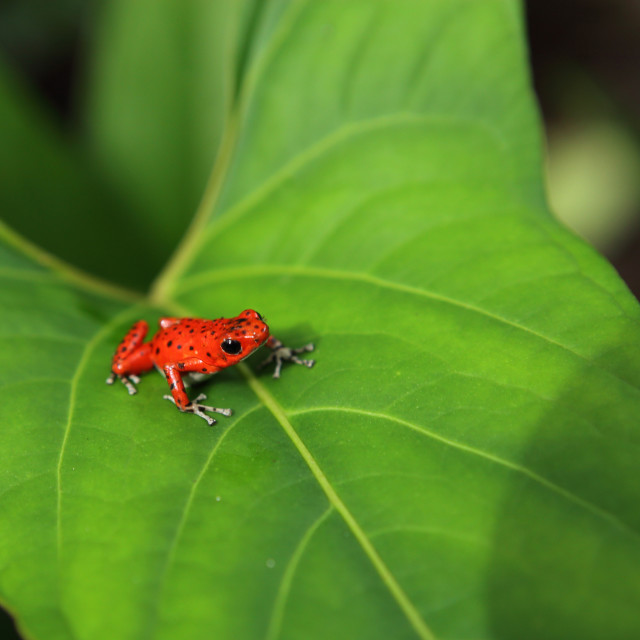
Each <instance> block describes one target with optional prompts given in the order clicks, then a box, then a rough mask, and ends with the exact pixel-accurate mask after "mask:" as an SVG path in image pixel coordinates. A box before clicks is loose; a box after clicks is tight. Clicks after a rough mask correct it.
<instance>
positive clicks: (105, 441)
mask: <svg viewBox="0 0 640 640" xmlns="http://www.w3.org/2000/svg"><path fill="white" fill-rule="evenodd" d="M131 4H135V3H131ZM250 8H251V7H249V8H247V11H249V9H250ZM122 10H123V11H124V10H125V9H122ZM148 10H149V11H152V10H153V8H152V7H151V5H149V7H148ZM132 11H135V9H132ZM243 15H244V16H245V19H246V20H247V21H248V24H251V27H250V28H249V27H247V31H246V33H248V34H251V38H250V40H251V45H250V46H249V43H247V45H246V47H244V48H243V47H240V48H237V49H236V54H234V55H233V56H231V57H230V58H229V59H228V60H227V61H226V64H227V65H228V67H229V68H228V73H229V74H231V75H232V76H233V77H236V78H238V79H239V82H240V84H239V86H238V88H237V90H234V91H231V95H233V96H235V98H234V100H233V101H231V106H232V111H231V114H230V115H229V117H228V118H227V119H226V123H227V124H226V129H225V133H224V136H225V138H224V141H223V143H222V148H221V151H220V154H219V157H218V161H217V163H216V167H215V170H214V174H213V177H212V179H211V180H210V182H209V186H208V188H207V190H206V192H205V194H204V197H203V199H202V204H201V206H200V209H199V211H198V214H197V216H196V218H195V221H194V224H193V226H192V227H191V230H190V232H189V234H188V236H187V237H186V238H185V240H184V242H183V243H182V245H181V247H180V250H179V252H178V253H177V254H176V256H175V258H174V259H173V260H172V261H171V263H169V264H168V265H167V268H166V269H165V270H164V272H163V274H162V275H161V277H160V278H159V279H158V280H157V282H156V285H155V286H154V288H153V290H152V291H151V293H150V295H149V296H148V297H145V298H140V299H131V297H130V296H128V295H127V294H126V293H125V292H120V291H116V290H114V289H112V288H109V287H108V286H105V285H101V284H99V283H96V282H93V281H91V280H89V279H87V278H84V277H82V276H79V275H77V274H75V273H74V272H72V271H69V270H68V269H67V268H65V267H63V266H61V265H59V264H57V263H56V262H55V261H51V260H50V259H47V258H45V257H43V256H42V255H41V254H40V253H39V252H38V251H37V250H36V249H33V248H31V247H30V246H28V245H27V244H25V242H24V241H23V240H21V239H20V238H17V237H16V236H15V235H14V234H13V233H12V232H10V231H9V230H4V231H3V232H2V238H3V239H4V243H3V254H2V262H1V264H2V265H3V267H2V269H1V270H0V276H1V277H2V279H3V285H2V292H3V299H4V304H3V307H4V313H3V314H2V317H1V319H0V340H1V341H2V342H3V348H2V354H3V355H2V358H3V359H4V362H3V367H2V369H1V371H2V374H0V388H2V391H3V393H2V397H3V402H2V404H1V405H0V417H1V420H2V424H3V429H2V430H1V431H0V439H1V442H0V450H1V451H2V452H3V465H2V467H1V469H0V479H1V480H0V482H1V483H2V498H1V499H0V505H1V506H0V508H1V509H2V512H1V513H2V517H1V518H0V523H1V524H0V527H2V528H1V529H0V531H1V533H0V540H1V544H0V593H1V594H2V599H3V602H4V603H5V604H6V605H7V606H8V607H9V609H10V610H11V611H13V612H14V613H15V614H16V615H17V617H18V620H19V623H20V626H21V628H22V629H23V630H24V631H25V633H27V634H28V635H29V636H30V637H34V638H91V639H93V638H103V637H104V638H113V637H117V638H132V639H134V638H135V639H138V638H189V639H195V638H212V637H213V638H234V639H236V638H256V637H264V638H269V639H275V638H309V639H313V638H329V637H336V638H349V639H352V638H363V639H365V638H366V639H371V638H416V637H417V638H423V639H424V638H451V639H462V638H477V639H479V638H487V639H489V638H501V639H502V638H505V639H506V638H514V639H515V638H517V639H519V640H520V639H523V638H524V639H526V638H532V639H534V638H535V639H540V638H554V639H555V638H558V639H566V638H574V637H575V638H586V639H590V638H591V639H594V640H595V639H600V638H605V637H606V638H619V639H627V638H633V637H638V636H640V619H639V617H638V615H637V610H638V609H639V607H640V578H639V577H638V576H639V573H638V570H637V567H638V565H639V562H640V551H639V549H640V546H639V544H638V527H639V525H640V522H639V519H640V518H639V515H638V514H639V512H638V509H637V503H638V497H639V493H640V487H639V486H638V482H637V480H636V467H637V457H638V448H639V447H638V445H639V440H640V436H639V433H638V429H637V428H636V416H637V414H638V411H639V409H640V397H639V394H638V386H639V385H640V353H639V348H638V344H639V343H640V335H639V333H640V332H639V330H638V327H639V323H638V320H639V315H640V314H639V311H638V305H637V303H636V302H635V300H633V298H632V297H631V296H630V294H629V293H628V291H627V290H626V288H625V287H624V285H623V284H622V283H621V282H620V280H619V279H618V277H617V276H616V274H615V273H614V272H613V270H612V269H611V268H610V267H609V266H608V265H607V264H606V263H605V262H604V261H603V260H602V259H601V258H599V257H598V256H597V255H596V254H595V253H594V252H593V251H591V250H590V249H589V248H587V247H586V246H585V245H584V244H583V243H581V242H580V241H578V240H576V239H575V238H573V237H572V236H571V235H570V234H568V233H567V232H566V231H564V230H563V229H562V228H560V227H559V226H558V224H557V223H556V222H555V221H554V220H553V219H552V217H551V216H550V215H549V214H548V212H547V210H546V208H545V204H544V198H543V192H542V184H541V178H540V170H539V165H540V158H539V149H538V133H537V124H536V121H535V114H534V111H533V108H532V100H531V96H530V92H529V89H528V86H527V80H526V73H525V63H524V51H523V45H522V38H523V36H522V26H521V17H520V12H519V7H518V5H517V3H515V2H505V1H500V2H498V1H495V2H492V1H488V0H487V1H484V2H474V1H467V2H450V1H446V2H445V1H444V0H442V1H437V0H430V1H425V0H422V1H421V2H408V1H402V2H394V3H390V2H383V1H382V0H381V1H379V2H371V1H369V0H367V1H364V0H362V1H361V2H360V1H356V0H353V1H352V2H349V3H344V2H338V1H337V0H336V1H335V2H333V1H328V0H327V1H323V2H292V3H277V2H274V3H265V4H264V6H262V7H261V11H260V12H259V13H256V14H253V15H252V17H251V15H250V14H249V13H245V14H243ZM203 55H206V53H205V54H203ZM141 90H142V88H141ZM168 135H170V134H168ZM130 144H131V145H134V144H135V139H134V140H133V141H131V142H130ZM159 188H160V187H159ZM246 307H254V308H256V309H258V310H259V311H261V312H262V313H264V314H266V315H267V316H268V320H269V323H270V326H271V328H272V330H273V331H274V333H275V334H276V335H277V336H279V337H281V338H283V339H285V340H286V341H287V342H290V343H296V342H303V341H307V340H309V339H312V340H314V341H315V342H316V344H317V353H316V357H317V359H318V364H317V365H316V367H315V368H314V369H312V370H310V371H309V370H306V369H303V368H298V367H288V368H287V369H286V370H285V371H284V373H283V377H282V379H281V380H273V379H271V378H270V377H269V376H268V375H266V374H264V375H258V373H257V372H256V371H255V369H254V368H253V367H252V365H251V363H249V365H248V366H245V365H242V366H240V367H236V368H235V369H234V370H230V371H228V372H223V373H221V374H220V375H219V376H218V379H217V380H216V381H215V383H213V384H211V385H210V386H208V387H207V388H206V391H207V393H208V394H209V396H210V399H211V400H212V401H214V403H217V404H219V405H222V406H231V407H233V408H234V409H235V411H236V413H235V415H234V416H233V417H231V418H228V419H227V418H221V420H220V422H219V423H218V424H217V425H216V426H215V427H214V428H208V427H207V426H206V425H205V423H204V422H203V421H202V420H199V419H197V418H196V417H194V416H187V415H181V414H179V413H178V412H177V411H176V410H175V408H174V407H172V406H171V405H169V404H168V403H166V402H164V401H163V400H161V397H160V396H161V395H162V394H163V393H166V383H165V382H164V380H162V379H161V377H160V376H158V375H150V376H148V377H147V378H145V379H144V380H143V381H142V383H141V384H140V393H139V394H138V395H137V396H135V397H133V398H131V397H129V396H128V395H127V394H126V392H125V390H124V389H123V388H122V387H120V386H117V387H115V388H108V387H106V386H105V385H104V384H103V380H104V378H105V377H106V374H107V373H108V364H109V360H110V356H111V353H112V351H113V349H114V347H115V345H116V344H117V342H118V341H119V339H120V338H121V336H122V335H123V334H124V332H125V331H126V330H127V328H128V326H129V325H130V324H131V323H132V321H134V320H136V319H138V318H141V317H142V318H146V319H148V320H149V321H150V322H155V321H156V319H157V317H158V316H159V315H160V314H161V313H167V312H169V313H172V314H197V315H201V316H210V317H214V316H219V315H231V314H235V313H237V312H239V311H241V310H242V309H244V308H246Z"/></svg>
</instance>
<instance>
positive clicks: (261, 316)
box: [256, 311, 264, 322]
mask: <svg viewBox="0 0 640 640" xmlns="http://www.w3.org/2000/svg"><path fill="white" fill-rule="evenodd" d="M256 315H257V316H258V320H260V322H262V321H263V320H264V316H263V315H262V314H260V313H258V312H257V311H256Z"/></svg>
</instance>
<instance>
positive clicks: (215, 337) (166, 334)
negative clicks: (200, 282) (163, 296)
mask: <svg viewBox="0 0 640 640" xmlns="http://www.w3.org/2000/svg"><path fill="white" fill-rule="evenodd" d="M159 325H160V329H159V330H158V332H157V333H156V334H155V335H154V336H153V338H151V340H150V341H149V342H144V339H145V337H146V335H147V331H148V330H149V325H148V324H147V323H146V322H145V321H144V320H139V321H138V322H136V323H135V324H134V325H133V326H132V327H131V329H130V330H129V333H127V335H126V336H125V337H124V338H123V340H122V342H121V343H120V344H119V345H118V348H117V349H116V352H115V354H114V355H113V361H112V363H111V375H110V376H109V377H108V378H107V384H113V383H114V381H115V379H116V378H118V379H119V380H120V381H121V382H122V383H123V384H124V386H125V387H126V388H127V391H128V392H129V394H130V395H133V394H135V393H137V391H138V390H137V389H136V387H135V385H136V384H138V383H139V382H140V378H139V377H138V376H139V374H141V373H145V372H147V371H150V370H151V369H153V367H155V368H156V369H157V370H158V371H160V373H162V374H163V375H164V377H165V378H166V379H167V383H168V385H169V389H170V390H171V395H165V396H164V398H166V399H167V400H170V401H171V402H173V404H175V405H176V407H178V409H180V411H184V412H187V413H194V414H195V415H197V416H200V417H201V418H203V419H204V420H206V421H207V422H208V423H209V424H210V425H213V424H215V423H216V421H215V420H214V419H213V418H212V417H211V416H208V415H207V414H206V413H205V412H206V411H208V412H210V413H221V414H222V415H224V416H230V415H231V414H232V411H231V409H220V408H218V407H209V406H207V405H204V404H200V401H201V400H205V399H206V396H205V395H204V394H203V393H201V394H200V395H199V396H198V397H197V398H195V399H194V400H193V401H190V400H189V397H188V396H187V394H186V392H185V387H186V386H188V385H189V383H197V382H200V381H202V380H203V379H205V378H207V377H209V376H210V375H212V374H214V373H217V372H218V371H220V370H221V369H225V368H226V367H231V366H233V365H234V364H236V363H237V362H240V360H244V359H245V358H246V357H247V356H249V355H251V354H252V353H253V352H254V351H255V350H256V349H258V348H259V347H261V346H262V345H263V344H265V343H266V345H267V347H269V348H270V349H271V354H270V355H269V357H268V358H267V359H266V360H265V361H264V362H263V363H262V366H264V365H267V364H269V363H271V362H275V365H276V367H275V371H274V374H273V377H274V378H279V377H280V370H281V368H282V363H283V362H294V363H296V364H301V365H304V366H306V367H312V366H313V365H314V364H315V361H314V360H301V359H300V358H298V357H297V354H299V353H304V352H306V351H313V348H314V346H313V344H306V345H305V346H304V347H300V348H299V349H290V348H289V347H285V346H284V345H283V344H282V342H280V341H279V340H276V339H275V338H274V337H273V336H272V335H271V334H270V332H269V327H268V326H267V324H266V322H265V321H264V318H263V317H262V316H261V315H260V314H259V313H258V312H257V311H253V309H246V310H245V311H243V312H242V313H241V314H240V315H239V316H237V317H235V318H218V319H217V320H203V319H200V318H160V320H159Z"/></svg>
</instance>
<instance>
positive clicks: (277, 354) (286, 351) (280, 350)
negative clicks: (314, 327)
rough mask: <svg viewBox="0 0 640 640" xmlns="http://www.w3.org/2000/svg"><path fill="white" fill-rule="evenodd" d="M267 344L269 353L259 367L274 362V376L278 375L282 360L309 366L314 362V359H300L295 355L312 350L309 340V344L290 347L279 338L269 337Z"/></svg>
mask: <svg viewBox="0 0 640 640" xmlns="http://www.w3.org/2000/svg"><path fill="white" fill-rule="evenodd" d="M268 346H269V348H270V349H271V355H270V356H269V357H268V358H267V359H266V360H265V361H264V362H263V363H262V364H261V365H260V368H261V369H262V367H266V366H267V365H268V364H271V363H272V362H275V363H276V369H275V371H274V372H273V377H274V378H279V377H280V370H281V369H282V363H283V362H294V363H295V364H301V365H304V366H305V367H309V368H311V367H313V365H314V364H315V363H316V361H315V360H301V359H300V358H298V356H297V355H296V354H298V353H306V352H308V351H313V349H314V345H313V343H312V342H310V343H309V344H305V345H304V347H299V348H298V349H291V348H290V347H285V346H284V345H283V344H282V342H280V340H276V339H275V338H271V339H270V340H269V343H268Z"/></svg>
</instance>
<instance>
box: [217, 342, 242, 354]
mask: <svg viewBox="0 0 640 640" xmlns="http://www.w3.org/2000/svg"><path fill="white" fill-rule="evenodd" d="M220 347H221V348H222V350H223V351H224V352H225V353H228V354H229V355H230V356H237V355H238V354H239V353H241V352H242V345H241V344H240V343H239V342H238V341H237V340H232V339H231V338H227V339H226V340H223V341H222V343H221V344H220Z"/></svg>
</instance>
